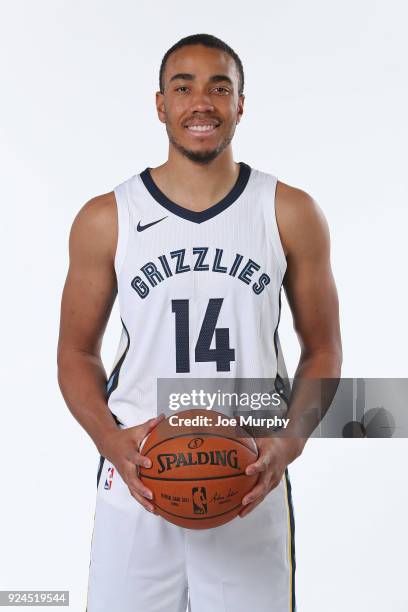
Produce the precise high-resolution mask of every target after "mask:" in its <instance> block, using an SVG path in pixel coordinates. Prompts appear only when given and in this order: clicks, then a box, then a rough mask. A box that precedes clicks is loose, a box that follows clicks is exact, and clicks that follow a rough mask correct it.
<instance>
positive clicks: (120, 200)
mask: <svg viewBox="0 0 408 612" xmlns="http://www.w3.org/2000/svg"><path fill="white" fill-rule="evenodd" d="M114 194H115V200H116V211H117V215H118V242H117V245H116V253H115V272H116V277H117V278H119V275H120V272H121V269H122V265H123V262H124V260H125V256H126V250H127V244H128V236H129V198H128V193H127V184H126V183H122V184H121V185H118V186H117V187H115V189H114Z"/></svg>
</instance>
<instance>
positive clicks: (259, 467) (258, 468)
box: [245, 454, 271, 476]
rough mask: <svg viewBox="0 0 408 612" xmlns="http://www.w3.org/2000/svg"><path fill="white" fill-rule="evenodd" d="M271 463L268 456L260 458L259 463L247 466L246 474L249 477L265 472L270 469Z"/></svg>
mask: <svg viewBox="0 0 408 612" xmlns="http://www.w3.org/2000/svg"><path fill="white" fill-rule="evenodd" d="M270 463H271V457H270V455H268V454H265V455H262V456H261V457H259V459H258V461H255V463H251V464H250V465H248V466H247V468H246V470H245V473H246V474H247V475H248V476H252V475H253V474H257V473H261V472H265V470H266V469H267V468H268V467H269V465H270Z"/></svg>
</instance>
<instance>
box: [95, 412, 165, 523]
mask: <svg viewBox="0 0 408 612" xmlns="http://www.w3.org/2000/svg"><path fill="white" fill-rule="evenodd" d="M163 419H164V414H160V415H159V416H158V417H155V418H153V419H149V420H148V421H145V422H144V423H142V424H141V425H136V426H135V427H128V428H127V429H117V430H115V431H110V432H109V433H108V434H106V436H105V437H104V439H103V441H102V443H101V445H100V448H99V450H100V453H101V455H102V456H103V457H106V459H108V461H110V462H111V463H112V464H113V465H114V466H115V468H116V469H117V470H118V472H119V474H120V475H121V477H122V479H123V481H124V482H125V483H126V484H127V486H128V487H129V491H130V493H131V495H132V496H133V497H134V498H135V499H136V500H137V501H138V502H139V503H140V504H141V505H142V506H143V508H146V510H148V511H149V512H153V513H154V514H157V511H156V510H155V508H154V505H153V504H152V503H150V502H149V501H148V500H149V499H150V500H152V499H153V494H152V492H151V491H150V489H148V488H147V487H145V485H144V484H143V483H142V481H141V480H140V478H138V466H140V465H141V466H143V467H145V468H149V467H151V465H152V462H151V460H150V459H148V458H147V457H143V455H141V454H140V452H139V450H140V445H141V443H142V441H143V440H144V438H145V437H146V436H147V434H148V433H150V432H151V431H152V429H154V428H155V427H156V425H158V423H160V422H161V421H162V420H163Z"/></svg>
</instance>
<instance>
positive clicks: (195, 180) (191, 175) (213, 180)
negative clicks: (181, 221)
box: [150, 151, 240, 211]
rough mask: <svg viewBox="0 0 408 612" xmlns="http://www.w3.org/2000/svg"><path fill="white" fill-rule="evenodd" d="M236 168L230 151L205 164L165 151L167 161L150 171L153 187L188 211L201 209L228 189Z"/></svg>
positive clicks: (233, 182) (234, 180)
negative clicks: (167, 153) (154, 185)
mask: <svg viewBox="0 0 408 612" xmlns="http://www.w3.org/2000/svg"><path fill="white" fill-rule="evenodd" d="M224 153H225V155H224ZM239 170H240V167H239V164H237V163H235V162H234V160H233V159H232V152H230V151H224V152H223V153H222V154H221V155H219V156H218V157H217V158H216V159H215V160H213V161H212V162H210V163H208V164H198V163H195V162H192V161H191V160H189V159H188V158H187V157H185V156H182V155H180V154H177V155H171V154H169V159H168V160H167V162H165V163H164V164H162V165H161V166H158V167H157V168H152V169H151V171H150V172H151V176H152V179H153V180H154V182H155V183H156V185H157V187H158V188H159V189H160V190H161V191H162V192H163V193H164V194H165V195H166V196H167V197H168V198H169V199H170V200H172V201H173V202H175V203H176V204H179V205H180V206H184V207H185V208H188V209H189V210H194V211H202V210H206V209H207V208H210V207H211V206H213V205H214V204H216V203H217V202H219V201H220V200H222V198H224V197H225V196H226V195H227V194H228V193H229V192H230V191H231V189H232V188H233V186H234V185H235V183H236V181H237V178H238V175H239Z"/></svg>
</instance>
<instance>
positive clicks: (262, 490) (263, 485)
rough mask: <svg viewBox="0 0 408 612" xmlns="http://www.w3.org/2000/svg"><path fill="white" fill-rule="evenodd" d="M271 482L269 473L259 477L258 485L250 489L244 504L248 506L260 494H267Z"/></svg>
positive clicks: (243, 501)
mask: <svg viewBox="0 0 408 612" xmlns="http://www.w3.org/2000/svg"><path fill="white" fill-rule="evenodd" d="M269 482H270V477H269V474H268V476H267V475H266V474H261V475H260V476H259V478H258V481H257V483H256V485H255V486H254V487H253V488H252V489H251V490H250V491H248V493H247V494H246V495H245V497H244V498H243V500H242V504H243V505H244V506H246V505H247V504H250V503H251V502H253V501H255V500H256V499H257V498H258V497H260V496H265V495H266V493H267V491H268V484H269Z"/></svg>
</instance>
